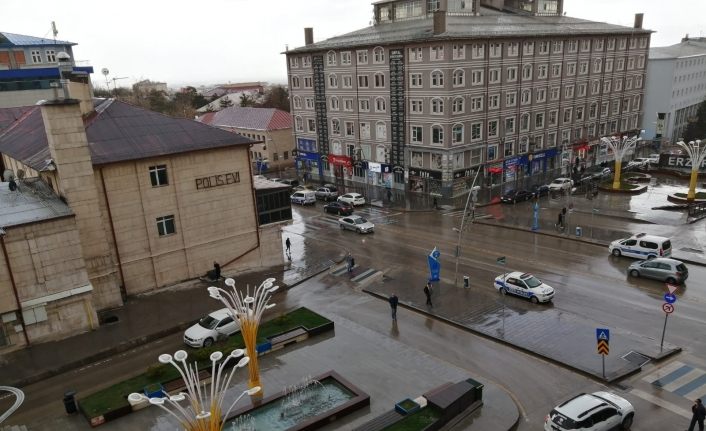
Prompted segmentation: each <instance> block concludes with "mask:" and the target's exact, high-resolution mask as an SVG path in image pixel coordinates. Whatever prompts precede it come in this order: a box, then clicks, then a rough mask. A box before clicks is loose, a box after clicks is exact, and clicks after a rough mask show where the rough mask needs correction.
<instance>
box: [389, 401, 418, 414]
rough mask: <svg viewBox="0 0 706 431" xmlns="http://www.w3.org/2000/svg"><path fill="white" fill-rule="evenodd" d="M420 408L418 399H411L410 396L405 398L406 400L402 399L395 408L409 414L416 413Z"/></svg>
mask: <svg viewBox="0 0 706 431" xmlns="http://www.w3.org/2000/svg"><path fill="white" fill-rule="evenodd" d="M419 409H420V407H419V404H418V403H417V402H416V401H414V400H411V399H409V398H407V399H404V400H402V401H400V402H399V403H397V404H395V410H397V411H398V412H400V413H401V414H403V415H408V414H410V413H414V412H416V411H417V410H419Z"/></svg>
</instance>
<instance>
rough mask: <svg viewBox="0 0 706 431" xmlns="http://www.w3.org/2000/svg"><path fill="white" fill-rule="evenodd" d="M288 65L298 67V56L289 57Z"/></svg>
mask: <svg viewBox="0 0 706 431" xmlns="http://www.w3.org/2000/svg"><path fill="white" fill-rule="evenodd" d="M289 67H293V68H297V67H299V58H298V57H289Z"/></svg>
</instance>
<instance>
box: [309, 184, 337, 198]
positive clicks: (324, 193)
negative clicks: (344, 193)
mask: <svg viewBox="0 0 706 431" xmlns="http://www.w3.org/2000/svg"><path fill="white" fill-rule="evenodd" d="M315 193H316V199H323V200H325V201H329V200H331V199H336V198H337V197H338V190H337V189H336V187H334V186H324V187H319V188H318V189H316V192H315Z"/></svg>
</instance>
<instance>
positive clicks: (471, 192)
mask: <svg viewBox="0 0 706 431" xmlns="http://www.w3.org/2000/svg"><path fill="white" fill-rule="evenodd" d="M479 173H480V167H478V170H477V171H476V176H475V177H473V183H472V184H471V188H470V189H469V190H468V197H467V198H466V205H465V206H464V207H463V217H462V218H461V228H460V229H458V241H456V270H455V271H454V287H456V286H458V260H459V258H460V257H461V235H462V234H463V229H464V228H465V226H466V216H467V215H468V204H469V203H470V202H473V207H472V209H471V210H472V211H473V217H472V218H471V223H472V222H473V219H474V218H475V215H476V213H475V211H476V200H477V199H478V195H477V193H478V189H477V188H476V180H477V179H478V174H479ZM471 197H473V199H471Z"/></svg>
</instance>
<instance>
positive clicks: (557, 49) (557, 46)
mask: <svg viewBox="0 0 706 431" xmlns="http://www.w3.org/2000/svg"><path fill="white" fill-rule="evenodd" d="M563 48H564V42H563V41H561V40H555V41H554V42H552V53H553V54H561V50H562V49H563Z"/></svg>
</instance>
